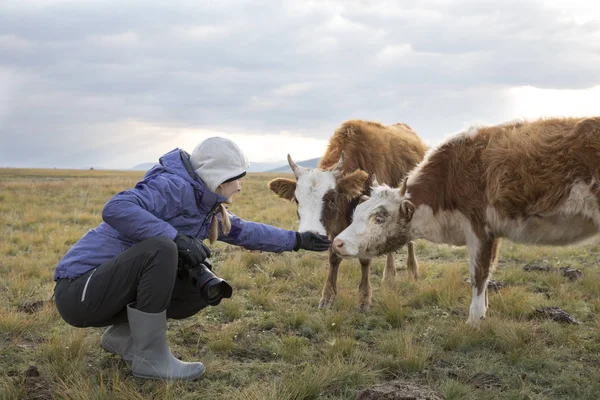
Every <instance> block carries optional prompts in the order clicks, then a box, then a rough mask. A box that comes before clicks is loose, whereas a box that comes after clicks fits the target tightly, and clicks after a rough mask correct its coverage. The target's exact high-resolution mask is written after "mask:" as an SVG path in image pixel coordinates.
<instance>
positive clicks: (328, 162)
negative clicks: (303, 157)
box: [318, 120, 427, 192]
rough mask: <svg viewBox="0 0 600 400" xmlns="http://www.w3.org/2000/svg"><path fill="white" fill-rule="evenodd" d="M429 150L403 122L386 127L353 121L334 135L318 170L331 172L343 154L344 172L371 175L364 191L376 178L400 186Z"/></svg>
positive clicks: (381, 181)
mask: <svg viewBox="0 0 600 400" xmlns="http://www.w3.org/2000/svg"><path fill="white" fill-rule="evenodd" d="M426 150H427V147H426V146H425V144H424V143H423V142H422V141H421V139H420V138H419V137H418V135H417V134H416V133H415V132H414V131H413V130H412V129H411V128H410V126H408V125H407V124H404V123H396V124H393V125H388V126H384V125H381V124H379V123H377V122H371V121H362V120H350V121H346V122H344V123H343V124H342V125H341V126H340V127H339V128H338V129H336V131H335V132H334V134H333V135H332V137H331V138H330V140H329V144H328V146H327V149H326V151H325V154H324V155H323V157H322V158H321V161H320V162H319V166H318V167H319V168H321V169H331V168H333V167H334V166H335V165H336V164H337V162H338V161H339V158H340V154H341V152H342V151H343V152H344V166H343V171H344V172H345V173H347V172H353V171H355V170H356V169H361V170H363V171H366V172H367V173H368V174H369V179H367V181H366V182H365V192H367V191H368V189H369V186H370V184H371V177H372V176H373V175H375V176H376V178H377V180H378V181H379V182H380V183H386V184H388V185H390V186H398V185H399V184H400V183H401V182H402V179H403V177H404V176H405V175H406V174H407V173H408V171H410V170H411V169H412V168H414V167H415V166H416V165H417V164H418V163H419V162H420V161H421V160H422V159H423V156H424V155H425V152H426Z"/></svg>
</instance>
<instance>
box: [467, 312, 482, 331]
mask: <svg viewBox="0 0 600 400" xmlns="http://www.w3.org/2000/svg"><path fill="white" fill-rule="evenodd" d="M484 319H485V317H479V318H478V317H473V316H472V315H469V318H468V319H467V325H469V326H471V327H473V328H479V327H480V326H481V324H482V323H483V320H484Z"/></svg>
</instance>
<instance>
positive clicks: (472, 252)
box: [467, 235, 498, 327]
mask: <svg viewBox="0 0 600 400" xmlns="http://www.w3.org/2000/svg"><path fill="white" fill-rule="evenodd" d="M469 239H470V240H469V241H468V243H467V246H468V251H469V269H470V272H471V286H472V287H473V297H472V299H471V307H470V309H469V319H468V320H467V323H468V324H469V325H471V326H473V327H478V326H479V324H480V322H481V320H483V319H484V318H485V313H486V312H487V284H488V277H489V272H490V266H491V264H492V260H493V258H494V249H496V250H497V247H498V246H497V245H494V242H495V239H494V238H493V237H486V238H484V239H479V238H477V237H475V236H474V235H473V237H471V238H469Z"/></svg>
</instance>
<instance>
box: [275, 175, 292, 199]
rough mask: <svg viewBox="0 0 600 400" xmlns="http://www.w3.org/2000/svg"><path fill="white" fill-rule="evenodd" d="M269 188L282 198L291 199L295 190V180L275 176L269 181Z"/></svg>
mask: <svg viewBox="0 0 600 400" xmlns="http://www.w3.org/2000/svg"><path fill="white" fill-rule="evenodd" d="M269 189H271V190H272V191H273V192H275V194H277V196H279V197H281V198H282V199H286V200H289V201H293V200H294V198H295V195H294V192H296V182H295V181H292V180H290V179H286V178H275V179H273V180H272V181H271V182H269Z"/></svg>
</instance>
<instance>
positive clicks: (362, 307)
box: [358, 303, 371, 313]
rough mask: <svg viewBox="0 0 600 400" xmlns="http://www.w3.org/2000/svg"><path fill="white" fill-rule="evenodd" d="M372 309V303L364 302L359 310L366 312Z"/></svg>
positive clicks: (359, 306)
mask: <svg viewBox="0 0 600 400" xmlns="http://www.w3.org/2000/svg"><path fill="white" fill-rule="evenodd" d="M370 310H371V305H370V304H366V303H363V304H359V305H358V312H362V313H365V312H369V311H370Z"/></svg>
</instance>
